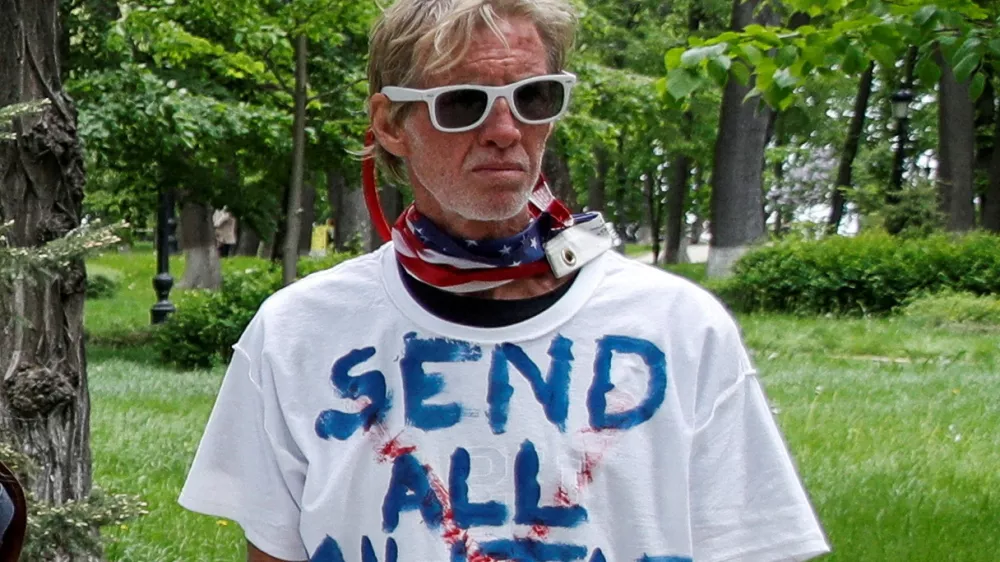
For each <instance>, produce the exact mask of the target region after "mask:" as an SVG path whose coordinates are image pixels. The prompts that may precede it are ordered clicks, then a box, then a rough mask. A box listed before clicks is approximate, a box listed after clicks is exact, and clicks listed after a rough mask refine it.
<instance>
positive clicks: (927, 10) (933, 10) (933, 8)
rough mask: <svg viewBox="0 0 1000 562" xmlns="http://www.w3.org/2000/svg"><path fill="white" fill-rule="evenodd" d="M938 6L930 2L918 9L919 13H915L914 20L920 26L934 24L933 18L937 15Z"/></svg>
mask: <svg viewBox="0 0 1000 562" xmlns="http://www.w3.org/2000/svg"><path fill="white" fill-rule="evenodd" d="M937 13H938V7H937V5H935V4H928V5H926V6H924V7H923V8H920V9H919V10H917V13H915V14H913V22H914V23H916V24H917V25H919V26H920V27H930V26H931V24H933V21H932V20H933V19H934V18H935V16H937Z"/></svg>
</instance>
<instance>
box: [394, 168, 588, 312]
mask: <svg viewBox="0 0 1000 562" xmlns="http://www.w3.org/2000/svg"><path fill="white" fill-rule="evenodd" d="M529 210H530V211H531V215H532V221H531V224H529V225H528V228H526V229H525V230H524V231H522V232H520V233H518V234H516V235H514V236H511V237H509V238H501V239H494V240H464V239H460V238H454V237H452V236H451V235H450V234H448V233H446V232H444V231H443V230H441V229H440V228H438V227H437V225H435V224H434V223H432V222H431V221H430V220H429V219H427V217H424V216H423V215H421V214H420V213H419V212H418V211H417V210H416V208H414V207H413V206H412V205H411V206H410V207H409V208H408V209H406V211H404V212H403V214H402V215H400V217H399V219H398V220H397V221H396V224H395V225H394V226H393V229H392V242H393V246H394V248H395V250H396V256H397V258H398V259H399V262H400V263H401V264H402V265H403V268H404V269H406V271H407V272H408V273H409V274H410V275H412V276H414V277H416V278H417V279H419V280H420V281H422V282H424V283H427V284H428V285H432V286H434V287H438V288H440V289H443V290H446V291H451V292H455V293H468V292H475V291H485V290H488V289H492V288H495V287H499V286H501V285H504V284H505V283H509V282H510V281H513V280H514V279H520V278H524V277H530V276H534V275H539V274H543V273H546V272H549V271H551V268H550V266H549V263H548V260H547V259H546V256H545V243H546V242H548V241H549V240H551V239H552V237H554V236H555V235H556V234H558V233H559V232H561V231H562V230H563V229H565V228H568V227H570V226H573V225H574V224H579V223H582V222H587V221H590V220H593V219H594V218H597V217H598V216H599V214H598V213H585V214H579V215H573V214H571V213H570V211H569V209H568V208H566V206H565V205H564V204H563V203H562V202H560V201H559V200H558V199H556V198H555V197H554V196H553V195H552V192H551V190H549V187H548V184H546V183H545V182H544V180H541V179H540V180H539V182H538V185H537V186H536V187H535V189H534V191H533V192H532V195H531V202H530V204H529Z"/></svg>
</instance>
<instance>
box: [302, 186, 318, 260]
mask: <svg viewBox="0 0 1000 562" xmlns="http://www.w3.org/2000/svg"><path fill="white" fill-rule="evenodd" d="M304 188H305V189H303V191H302V218H301V221H300V222H301V224H302V228H301V229H300V230H299V255H300V256H301V255H308V254H309V248H310V246H312V229H313V225H314V224H315V222H316V184H314V183H313V182H312V181H308V182H305V186H304Z"/></svg>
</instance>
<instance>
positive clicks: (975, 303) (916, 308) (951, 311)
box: [902, 291, 1000, 328]
mask: <svg viewBox="0 0 1000 562" xmlns="http://www.w3.org/2000/svg"><path fill="white" fill-rule="evenodd" d="M902 313H903V315H904V316H906V317H907V318H910V319H912V320H915V321H917V322H920V323H922V324H927V325H930V326H944V325H959V326H964V327H972V328H980V327H983V328H1000V297H996V296H990V295H974V294H972V293H956V292H953V291H945V292H941V293H937V294H933V295H925V296H921V297H918V298H915V299H913V300H912V301H910V302H909V303H908V304H907V305H906V306H905V307H904V308H903V309H902Z"/></svg>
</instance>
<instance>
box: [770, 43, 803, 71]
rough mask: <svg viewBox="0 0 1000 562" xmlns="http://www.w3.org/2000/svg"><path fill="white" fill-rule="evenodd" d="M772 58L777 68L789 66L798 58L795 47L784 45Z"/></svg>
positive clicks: (797, 50)
mask: <svg viewBox="0 0 1000 562" xmlns="http://www.w3.org/2000/svg"><path fill="white" fill-rule="evenodd" d="M774 58H775V62H776V63H777V64H778V66H782V67H784V66H791V65H792V64H794V63H795V60H796V59H798V58H799V49H798V47H796V46H795V45H785V46H784V47H782V48H780V49H778V54H777V55H776V56H775V57H774Z"/></svg>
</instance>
